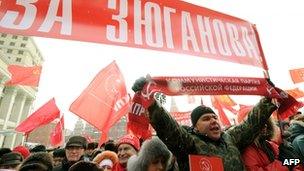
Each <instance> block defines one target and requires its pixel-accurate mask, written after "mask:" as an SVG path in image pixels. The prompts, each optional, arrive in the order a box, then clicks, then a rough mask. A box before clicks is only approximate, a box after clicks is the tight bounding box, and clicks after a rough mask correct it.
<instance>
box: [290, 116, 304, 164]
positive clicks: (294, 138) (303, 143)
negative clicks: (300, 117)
mask: <svg viewBox="0 0 304 171" xmlns="http://www.w3.org/2000/svg"><path fill="white" fill-rule="evenodd" d="M289 131H290V132H291V135H290V137H289V140H290V142H291V143H292V146H293V147H294V149H295V150H296V152H297V153H298V154H299V155H300V157H301V161H304V122H303V121H293V122H292V124H291V126H290V128H289Z"/></svg>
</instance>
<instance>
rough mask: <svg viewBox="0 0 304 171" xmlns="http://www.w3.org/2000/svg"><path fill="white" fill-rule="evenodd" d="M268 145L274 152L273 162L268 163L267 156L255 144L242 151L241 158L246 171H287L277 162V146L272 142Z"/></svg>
mask: <svg viewBox="0 0 304 171" xmlns="http://www.w3.org/2000/svg"><path fill="white" fill-rule="evenodd" d="M269 144H270V145H271V149H272V151H273V152H274V157H275V160H274V161H270V160H269V158H268V156H267V154H266V153H265V152H264V151H263V150H262V149H261V148H259V147H257V146H256V145H255V144H252V145H250V146H249V147H247V148H246V149H245V150H244V152H243V154H242V157H243V161H244V164H245V166H246V169H247V171H273V170H279V171H288V168H287V167H286V166H283V165H282V162H281V161H280V160H278V155H279V146H278V145H277V144H275V143H273V142H269Z"/></svg>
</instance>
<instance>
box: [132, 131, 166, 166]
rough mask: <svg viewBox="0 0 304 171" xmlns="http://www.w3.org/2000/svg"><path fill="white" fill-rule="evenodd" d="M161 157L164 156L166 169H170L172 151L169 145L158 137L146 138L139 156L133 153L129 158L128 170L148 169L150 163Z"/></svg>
mask: <svg viewBox="0 0 304 171" xmlns="http://www.w3.org/2000/svg"><path fill="white" fill-rule="evenodd" d="M160 157H163V158H164V161H165V162H166V169H167V170H168V169H169V165H170V164H171V152H170V151H169V149H168V148H167V146H166V145H165V144H164V143H163V142H162V141H161V140H160V139H159V138H157V137H155V138H152V139H151V140H146V141H145V142H144V143H143V145H142V147H141V149H140V151H139V153H138V156H136V155H133V156H132V157H130V159H129V160H128V165H127V170H128V171H147V170H148V167H149V164H150V163H151V162H152V161H154V160H155V159H158V158H160Z"/></svg>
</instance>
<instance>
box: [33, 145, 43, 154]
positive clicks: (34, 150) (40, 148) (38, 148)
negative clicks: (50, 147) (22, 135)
mask: <svg viewBox="0 0 304 171" xmlns="http://www.w3.org/2000/svg"><path fill="white" fill-rule="evenodd" d="M30 152H31V153H36V152H46V147H45V145H42V144H39V145H36V146H35V147H34V148H32V149H31V150H30Z"/></svg>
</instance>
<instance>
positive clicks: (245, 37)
mask: <svg viewBox="0 0 304 171" xmlns="http://www.w3.org/2000/svg"><path fill="white" fill-rule="evenodd" d="M241 30H242V36H243V41H244V44H245V48H246V50H247V53H248V55H249V56H250V57H255V58H256V59H258V53H257V51H256V48H255V47H254V45H253V43H252V42H251V40H250V38H249V35H248V30H247V28H246V27H241Z"/></svg>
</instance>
